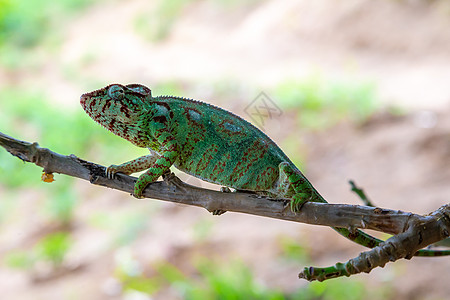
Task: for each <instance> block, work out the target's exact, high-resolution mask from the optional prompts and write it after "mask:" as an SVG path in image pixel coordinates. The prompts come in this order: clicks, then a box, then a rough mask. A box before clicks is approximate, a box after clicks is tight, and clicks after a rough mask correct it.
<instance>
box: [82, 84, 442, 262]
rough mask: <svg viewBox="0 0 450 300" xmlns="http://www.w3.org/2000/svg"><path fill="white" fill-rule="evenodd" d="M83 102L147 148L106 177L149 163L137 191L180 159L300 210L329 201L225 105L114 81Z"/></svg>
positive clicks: (202, 173) (366, 238)
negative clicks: (147, 151)
mask: <svg viewBox="0 0 450 300" xmlns="http://www.w3.org/2000/svg"><path fill="white" fill-rule="evenodd" d="M80 104H81V106H82V107H83V109H84V110H85V112H86V113H87V114H88V115H89V116H90V117H91V118H92V119H93V120H94V121H96V122H97V123H99V124H100V125H102V126H103V127H105V128H106V129H108V130H109V131H111V132H112V133H114V134H115V135H117V136H119V137H122V138H124V139H126V140H128V141H129V142H131V143H132V144H134V145H135V146H138V147H143V148H148V149H149V151H150V154H149V155H145V156H142V157H139V158H136V159H134V160H131V161H129V162H125V163H122V164H120V165H110V166H109V167H107V168H106V174H105V175H106V176H107V177H108V178H114V176H115V174H116V173H119V172H120V173H124V174H127V175H129V174H132V173H135V172H139V171H143V170H146V171H145V172H144V173H142V174H141V175H140V176H139V178H138V179H137V181H136V183H135V185H134V191H133V195H134V196H135V197H137V198H140V197H141V196H142V192H143V190H144V189H145V187H146V186H147V185H148V184H149V183H151V182H154V181H156V180H157V179H158V178H159V177H160V176H162V175H163V174H165V173H166V172H168V171H169V168H170V167H171V166H175V167H176V168H177V169H179V170H180V171H183V172H185V173H187V174H190V175H192V176H194V177H197V178H199V179H202V180H204V181H207V182H211V183H215V184H219V185H222V186H226V187H230V188H233V189H236V190H238V191H249V192H254V193H257V194H260V195H264V196H269V197H272V198H278V199H280V198H287V199H291V201H290V208H291V210H292V211H293V212H295V213H297V212H299V211H300V210H301V207H302V205H303V204H304V203H306V202H308V201H312V202H321V203H327V201H325V199H324V198H323V197H322V196H321V195H320V194H319V192H318V191H317V190H316V189H315V188H314V187H313V185H312V184H311V183H310V182H309V181H308V179H307V178H306V177H305V176H304V175H303V173H302V172H301V171H300V170H299V169H298V168H297V167H296V166H295V165H294V164H293V163H292V161H291V160H290V159H289V158H288V157H287V155H286V154H285V153H284V152H283V151H282V150H281V149H280V148H279V147H278V146H277V144H276V143H275V142H273V141H272V139H270V138H269V137H268V136H267V135H266V134H264V133H263V132H262V131H261V130H259V129H258V128H257V127H255V126H254V125H252V124H251V123H249V122H247V121H246V120H244V119H243V118H241V117H239V116H237V115H235V114H233V113H231V112H229V111H227V110H224V109H222V108H219V107H217V106H214V105H211V104H207V103H205V102H201V101H197V100H193V99H188V98H182V97H174V96H156V97H153V96H152V92H151V90H150V89H149V88H148V87H146V86H144V85H141V84H128V85H121V84H110V85H108V86H106V87H104V88H101V89H98V90H95V91H92V92H89V93H85V94H83V95H82V96H81V98H80ZM333 229H334V230H336V231H337V232H338V233H340V234H341V235H343V236H344V237H346V238H348V239H349V240H351V241H354V242H356V243H358V244H360V245H363V246H366V247H369V248H373V247H375V246H377V245H378V244H380V243H381V242H382V240H379V239H377V238H375V237H372V236H370V235H368V234H366V233H365V232H363V231H361V230H359V229H358V230H355V231H350V230H349V229H347V228H333ZM415 255H417V256H441V255H450V250H440V251H439V250H419V251H418V252H416V253H415Z"/></svg>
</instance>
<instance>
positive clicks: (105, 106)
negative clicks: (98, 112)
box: [102, 101, 111, 113]
mask: <svg viewBox="0 0 450 300" xmlns="http://www.w3.org/2000/svg"><path fill="white" fill-rule="evenodd" d="M110 106H111V101H108V102H106V104H105V105H103V107H102V113H105V110H106V108H109V107H110Z"/></svg>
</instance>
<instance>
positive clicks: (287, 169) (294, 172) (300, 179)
mask: <svg viewBox="0 0 450 300" xmlns="http://www.w3.org/2000/svg"><path fill="white" fill-rule="evenodd" d="M280 171H282V172H284V173H285V174H286V175H287V178H288V180H289V182H290V183H291V184H292V187H293V188H294V191H295V193H296V195H294V196H293V197H292V202H291V208H293V211H297V208H299V207H301V205H303V203H305V202H307V201H313V202H321V203H328V202H327V201H326V200H325V199H324V198H323V197H322V196H321V195H320V194H319V192H318V191H317V190H316V189H315V188H314V187H313V185H312V184H311V183H310V182H309V181H308V179H306V177H305V176H304V175H303V174H302V172H301V171H300V170H298V169H297V168H295V169H293V168H292V167H291V165H289V164H282V165H280ZM305 199H307V200H305ZM333 229H334V230H336V231H337V232H338V233H339V234H341V235H342V236H344V237H345V238H347V239H349V240H351V241H353V242H355V243H357V244H359V245H361V246H364V247H368V248H374V247H376V246H378V245H379V244H380V243H382V242H384V241H383V240H380V239H377V238H376V237H373V236H371V235H369V234H367V233H365V232H363V231H361V230H359V229H358V230H355V231H354V232H350V230H348V229H345V228H336V227H333ZM446 255H450V250H427V249H424V250H419V251H417V252H416V253H415V254H414V256H446Z"/></svg>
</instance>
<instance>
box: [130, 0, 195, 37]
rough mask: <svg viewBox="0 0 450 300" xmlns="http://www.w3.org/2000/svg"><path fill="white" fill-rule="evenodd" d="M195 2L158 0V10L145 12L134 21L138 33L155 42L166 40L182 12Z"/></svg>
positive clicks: (191, 0)
mask: <svg viewBox="0 0 450 300" xmlns="http://www.w3.org/2000/svg"><path fill="white" fill-rule="evenodd" d="M194 1H197V0H158V1H157V3H156V8H152V10H151V11H144V12H142V14H140V15H138V16H137V17H136V19H135V21H134V27H135V29H136V32H137V33H139V34H140V35H142V36H143V37H144V38H145V39H147V40H149V41H153V42H158V41H161V40H163V39H165V38H166V37H167V36H168V35H169V34H170V32H171V30H172V27H173V25H174V24H175V21H176V19H177V17H178V16H179V15H180V14H181V12H182V10H183V9H184V8H185V7H186V5H187V4H189V3H190V2H194Z"/></svg>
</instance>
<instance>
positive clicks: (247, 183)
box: [152, 96, 292, 192]
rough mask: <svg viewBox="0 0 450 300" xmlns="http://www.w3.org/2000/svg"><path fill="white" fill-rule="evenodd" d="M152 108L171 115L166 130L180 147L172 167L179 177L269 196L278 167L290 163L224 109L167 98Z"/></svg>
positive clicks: (260, 134) (258, 133)
mask: <svg viewBox="0 0 450 300" xmlns="http://www.w3.org/2000/svg"><path fill="white" fill-rule="evenodd" d="M152 103H153V104H152V105H167V106H168V108H169V109H170V111H172V112H173V114H172V116H170V117H169V119H168V120H167V123H168V124H167V127H168V128H170V130H171V133H172V134H173V135H174V136H175V138H176V140H177V142H178V144H179V145H180V156H179V157H178V159H177V160H176V162H175V164H174V165H175V166H176V167H177V168H178V169H180V170H181V171H184V172H186V173H188V174H191V175H193V176H195V177H198V178H201V179H203V180H205V181H208V182H212V183H216V184H220V185H225V186H229V187H233V188H237V189H241V190H251V191H266V192H267V191H270V190H272V189H275V188H276V185H277V180H278V178H279V165H280V163H281V162H289V163H291V162H290V160H289V159H288V158H287V156H286V155H285V154H284V153H283V152H282V151H281V149H280V148H279V147H278V146H277V145H276V144H275V143H274V142H273V141H272V140H271V139H270V138H269V137H268V136H266V135H265V134H264V133H263V132H261V131H260V130H259V129H258V128H256V127H255V126H253V125H252V124H250V123H249V122H247V121H245V120H244V119H242V118H240V117H239V116H236V115H234V114H232V113H230V112H228V111H226V110H224V109H221V108H218V107H215V106H213V105H209V104H206V103H203V102H200V101H194V100H190V99H185V98H176V97H167V96H164V97H156V98H153V100H152ZM291 164H292V163H291Z"/></svg>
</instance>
